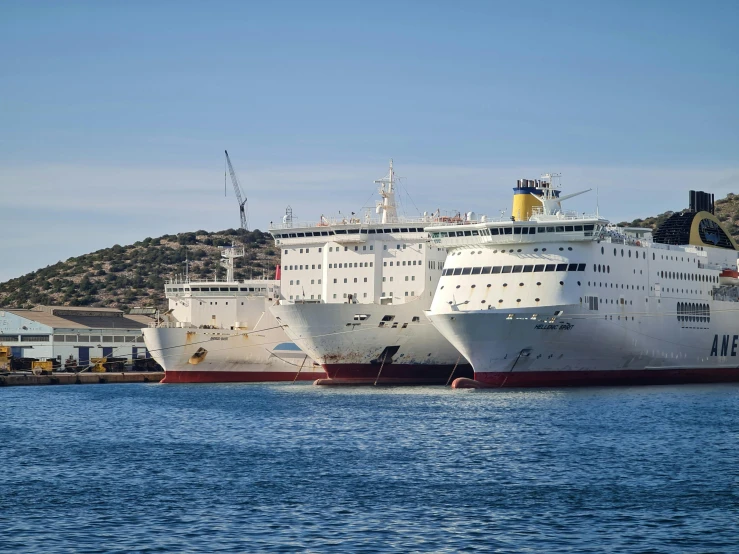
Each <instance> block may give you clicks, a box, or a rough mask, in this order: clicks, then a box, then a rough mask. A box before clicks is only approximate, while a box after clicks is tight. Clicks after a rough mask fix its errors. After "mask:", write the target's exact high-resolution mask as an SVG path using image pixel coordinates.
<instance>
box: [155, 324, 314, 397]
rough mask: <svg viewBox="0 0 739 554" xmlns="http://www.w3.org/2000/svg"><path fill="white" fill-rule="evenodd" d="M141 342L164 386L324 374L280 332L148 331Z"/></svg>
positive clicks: (310, 377) (309, 378)
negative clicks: (158, 368)
mask: <svg viewBox="0 0 739 554" xmlns="http://www.w3.org/2000/svg"><path fill="white" fill-rule="evenodd" d="M144 340H145V342H146V345H147V348H148V349H149V351H150V352H151V355H152V357H153V358H154V359H155V360H156V362H157V363H158V364H159V365H161V366H162V367H163V368H164V379H163V380H162V383H224V382H268V381H294V380H299V381H313V380H315V379H320V378H323V377H325V375H326V374H325V372H324V371H323V370H322V369H320V368H318V367H317V366H315V365H314V364H313V361H312V360H311V359H310V358H309V357H307V356H306V355H305V354H304V353H303V352H301V351H300V350H299V349H298V348H297V347H296V346H295V345H294V344H293V343H292V342H289V341H288V339H287V337H286V336H285V335H284V333H282V331H281V330H280V329H279V328H278V329H272V330H269V331H255V332H247V331H241V330H238V331H231V330H224V329H196V328H149V329H144Z"/></svg>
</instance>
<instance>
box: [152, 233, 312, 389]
mask: <svg viewBox="0 0 739 554" xmlns="http://www.w3.org/2000/svg"><path fill="white" fill-rule="evenodd" d="M243 255H244V250H243V248H242V247H231V248H226V249H223V251H222V261H221V262H222V265H224V267H225V268H226V273H227V275H226V279H225V280H218V279H214V280H197V281H195V280H191V279H190V278H188V277H187V276H185V277H183V278H179V279H172V280H170V281H167V283H166V285H165V293H166V296H167V299H168V301H169V310H168V311H167V312H166V314H165V315H164V316H163V321H162V322H160V323H159V324H158V325H156V326H152V327H150V328H148V329H144V340H145V342H146V346H147V348H148V349H149V351H150V352H151V355H152V357H153V358H154V359H155V360H156V361H157V362H158V363H159V364H160V365H161V366H162V367H163V368H164V371H165V377H164V380H163V382H165V383H191V382H235V381H292V380H295V379H300V380H314V379H317V378H321V377H323V376H325V373H324V372H323V371H322V370H321V369H320V368H317V367H314V364H313V361H312V360H311V359H310V358H309V357H308V356H307V355H306V354H304V353H303V352H301V351H300V350H299V348H298V347H297V346H296V345H295V344H294V343H293V342H292V341H290V339H288V337H287V336H286V335H285V333H284V332H283V331H282V329H281V328H280V326H279V324H278V323H277V322H276V321H275V319H274V317H273V316H272V314H271V313H270V311H269V306H270V305H271V304H272V303H273V302H274V301H275V300H276V299H277V297H278V295H279V288H280V284H279V281H275V280H259V279H252V280H243V281H237V280H235V279H234V275H233V265H234V264H233V261H234V258H236V257H240V256H243Z"/></svg>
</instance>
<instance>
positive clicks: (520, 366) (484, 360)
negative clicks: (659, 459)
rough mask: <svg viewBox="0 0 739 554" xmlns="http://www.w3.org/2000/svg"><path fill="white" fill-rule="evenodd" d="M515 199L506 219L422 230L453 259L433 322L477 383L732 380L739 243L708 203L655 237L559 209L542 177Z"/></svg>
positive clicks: (521, 187)
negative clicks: (511, 216) (463, 359)
mask: <svg viewBox="0 0 739 554" xmlns="http://www.w3.org/2000/svg"><path fill="white" fill-rule="evenodd" d="M514 193H515V195H514V209H513V212H512V213H513V214H514V220H513V221H511V220H508V221H488V222H469V223H465V224H462V225H459V226H457V227H455V228H454V229H450V228H449V227H439V226H429V227H428V231H429V232H430V233H431V236H432V239H433V241H434V243H435V244H436V245H438V246H443V247H445V248H447V249H448V251H449V257H448V258H447V263H446V265H445V269H444V273H443V276H442V277H441V279H440V281H439V284H438V287H437V290H436V294H435V296H434V301H433V304H432V306H431V309H430V311H429V312H428V315H429V318H430V319H431V321H432V322H433V324H434V325H435V326H436V327H437V328H438V329H439V330H440V331H441V333H442V334H443V335H444V336H445V337H446V338H447V339H449V340H450V341H451V342H452V344H454V345H455V346H456V347H457V348H458V350H459V351H460V352H462V353H463V354H464V355H465V356H466V357H467V358H468V359H469V360H470V362H471V363H472V365H473V367H474V370H475V379H476V381H477V382H479V383H483V384H486V385H489V386H513V387H515V386H559V385H584V384H625V383H680V382H707V381H730V380H737V379H739V370H738V369H737V366H739V358H737V356H738V355H739V345H738V342H739V336H738V335H737V334H736V333H739V331H737V327H738V324H739V311H738V310H739V303H738V302H737V300H738V299H739V294H738V293H739V289H738V288H737V285H736V283H737V282H739V280H738V279H737V249H736V244H735V243H734V241H733V240H732V239H731V238H730V237H729V236H728V235H727V234H726V233H725V232H724V231H723V230H722V229H721V227H720V225H719V222H718V220H717V219H716V217H715V216H714V215H713V200H712V196H711V195H706V194H705V193H697V194H695V193H693V192H691V209H690V210H688V211H685V212H682V213H679V214H675V215H674V216H672V218H670V219H669V220H668V221H666V222H665V223H664V224H663V225H662V227H661V228H660V229H658V230H657V231H656V232H655V233H654V236H652V234H651V233H650V232H649V230H646V229H623V228H617V227H612V226H610V225H609V223H608V221H607V220H605V219H603V218H602V217H600V216H598V215H586V214H577V213H573V212H568V211H566V210H564V209H563V208H562V205H561V201H562V200H564V199H565V198H567V197H560V195H559V190H558V189H556V188H555V187H553V186H552V184H551V180H550V179H549V177H548V176H545V178H544V179H542V180H540V181H539V180H537V181H529V180H525V179H524V180H521V181H519V183H518V186H517V187H516V189H514ZM708 197H710V199H707V198H708ZM461 384H463V385H464V384H465V383H464V381H462V383H461Z"/></svg>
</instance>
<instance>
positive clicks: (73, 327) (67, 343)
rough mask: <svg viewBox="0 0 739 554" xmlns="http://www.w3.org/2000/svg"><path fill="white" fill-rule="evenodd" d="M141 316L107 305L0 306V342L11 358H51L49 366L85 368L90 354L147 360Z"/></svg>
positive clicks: (144, 324) (144, 319) (146, 322)
mask: <svg viewBox="0 0 739 554" xmlns="http://www.w3.org/2000/svg"><path fill="white" fill-rule="evenodd" d="M152 321H153V319H152V318H150V317H148V316H146V315H139V314H124V313H123V311H122V310H117V309H112V308H90V307H73V306H37V307H35V308H32V309H30V310H28V309H24V310H16V309H2V308H0V345H2V346H8V347H10V351H11V354H12V356H13V357H14V358H35V359H39V360H51V361H52V362H53V363H54V367H55V368H60V367H64V366H65V365H67V366H68V367H69V366H71V367H75V366H79V367H86V366H87V365H89V363H90V359H91V358H101V357H106V358H110V357H116V358H126V359H134V360H135V359H137V358H147V357H149V354H148V352H147V350H146V346H145V344H144V338H143V334H142V329H143V328H144V327H147V326H148V325H149V323H151V322H152Z"/></svg>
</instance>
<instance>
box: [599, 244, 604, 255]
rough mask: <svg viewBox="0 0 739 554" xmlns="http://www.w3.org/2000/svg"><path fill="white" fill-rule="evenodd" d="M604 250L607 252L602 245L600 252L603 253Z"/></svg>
mask: <svg viewBox="0 0 739 554" xmlns="http://www.w3.org/2000/svg"><path fill="white" fill-rule="evenodd" d="M604 252H605V248H603V247H602V246H601V247H600V253H601V254H603V253H604Z"/></svg>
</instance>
